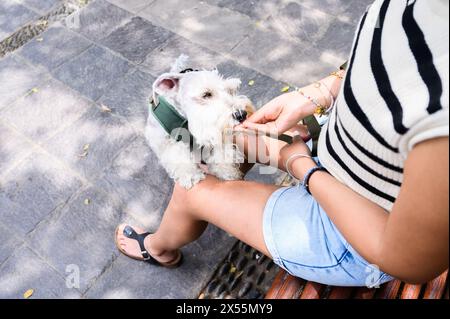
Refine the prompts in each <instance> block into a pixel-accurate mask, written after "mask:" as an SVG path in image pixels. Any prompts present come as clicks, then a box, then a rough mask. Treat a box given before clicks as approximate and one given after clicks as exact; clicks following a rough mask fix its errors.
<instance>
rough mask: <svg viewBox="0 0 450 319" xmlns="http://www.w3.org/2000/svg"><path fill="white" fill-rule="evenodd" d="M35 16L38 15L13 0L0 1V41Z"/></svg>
mask: <svg viewBox="0 0 450 319" xmlns="http://www.w3.org/2000/svg"><path fill="white" fill-rule="evenodd" d="M36 18H38V15H37V14H36V13H35V12H33V11H32V10H30V9H28V8H26V7H24V6H22V5H20V4H18V3H17V2H15V1H14V0H2V1H1V2H0V41H1V40H3V39H5V38H7V37H8V36H9V35H11V34H12V33H13V32H14V31H16V30H18V29H20V27H22V26H24V25H25V24H27V23H28V22H31V21H33V20H34V19H36Z"/></svg>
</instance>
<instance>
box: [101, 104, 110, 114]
mask: <svg viewBox="0 0 450 319" xmlns="http://www.w3.org/2000/svg"><path fill="white" fill-rule="evenodd" d="M100 107H101V108H102V112H105V113H111V112H112V110H111V109H110V108H109V107H107V106H106V105H105V104H102V105H100Z"/></svg>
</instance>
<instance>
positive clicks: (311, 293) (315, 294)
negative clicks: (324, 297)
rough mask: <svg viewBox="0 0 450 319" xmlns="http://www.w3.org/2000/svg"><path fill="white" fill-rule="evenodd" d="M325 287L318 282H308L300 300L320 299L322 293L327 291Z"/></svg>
mask: <svg viewBox="0 0 450 319" xmlns="http://www.w3.org/2000/svg"><path fill="white" fill-rule="evenodd" d="M325 287H326V286H324V285H322V284H319V283H317V282H312V281H308V283H307V284H306V285H305V288H304V289H303V292H302V295H301V296H300V299H320V296H321V294H322V292H323V291H324V290H325Z"/></svg>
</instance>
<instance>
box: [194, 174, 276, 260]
mask: <svg viewBox="0 0 450 319" xmlns="http://www.w3.org/2000/svg"><path fill="white" fill-rule="evenodd" d="M279 188H280V187H279V186H275V185H266V184H260V183H255V182H249V181H230V182H222V181H219V180H218V179H217V178H215V177H212V176H208V177H207V178H206V180H204V181H202V182H201V183H200V184H198V185H197V186H195V187H194V188H193V189H192V190H190V191H188V196H187V198H188V201H189V202H188V203H187V204H188V205H189V208H190V210H191V211H192V212H193V213H194V215H195V216H196V217H197V218H199V219H201V220H204V221H207V222H209V223H211V224H213V225H215V226H217V227H219V228H221V229H223V230H224V231H226V232H228V233H229V234H231V235H233V236H235V237H236V238H238V239H240V240H241V241H243V242H245V243H247V244H248V245H250V246H252V247H253V248H255V249H257V250H259V251H260V252H262V253H264V254H265V255H266V256H268V257H271V256H270V253H269V251H268V249H267V247H266V244H265V241H264V235H263V215H264V209H265V206H266V203H267V201H268V200H269V198H270V196H271V195H272V194H273V193H274V192H275V191H276V190H277V189H279Z"/></svg>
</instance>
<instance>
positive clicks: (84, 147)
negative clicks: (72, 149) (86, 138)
mask: <svg viewBox="0 0 450 319" xmlns="http://www.w3.org/2000/svg"><path fill="white" fill-rule="evenodd" d="M89 147H91V144H85V145H84V146H83V151H85V152H87V151H89Z"/></svg>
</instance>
